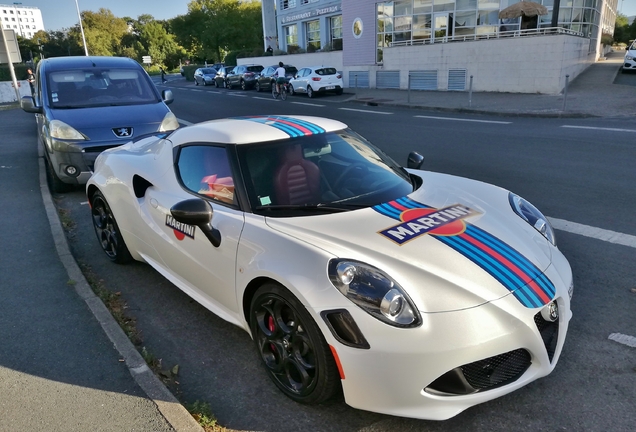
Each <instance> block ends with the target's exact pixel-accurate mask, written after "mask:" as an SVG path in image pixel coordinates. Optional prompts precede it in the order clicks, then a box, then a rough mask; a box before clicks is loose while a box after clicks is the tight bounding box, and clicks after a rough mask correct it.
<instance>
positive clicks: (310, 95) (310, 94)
mask: <svg viewBox="0 0 636 432" xmlns="http://www.w3.org/2000/svg"><path fill="white" fill-rule="evenodd" d="M314 96H315V94H314V89H313V88H311V86H307V97H310V98H312V97H314Z"/></svg>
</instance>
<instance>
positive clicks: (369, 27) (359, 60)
mask: <svg viewBox="0 0 636 432" xmlns="http://www.w3.org/2000/svg"><path fill="white" fill-rule="evenodd" d="M356 18H359V19H360V20H362V35H360V37H359V38H356V37H354V35H353V22H354V20H355V19H356ZM376 18H377V17H376V10H375V7H374V6H373V5H370V4H368V3H364V2H362V1H356V2H351V3H347V4H345V5H343V8H342V48H343V51H344V52H345V53H346V54H345V56H344V63H345V65H346V66H352V65H373V64H375V49H376V45H377V41H376Z"/></svg>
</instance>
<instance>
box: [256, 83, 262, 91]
mask: <svg viewBox="0 0 636 432" xmlns="http://www.w3.org/2000/svg"><path fill="white" fill-rule="evenodd" d="M255 88H256V91H257V92H259V93H260V92H262V91H263V89H262V88H261V83H260V82H258V81H256V86H255Z"/></svg>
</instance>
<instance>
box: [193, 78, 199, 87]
mask: <svg viewBox="0 0 636 432" xmlns="http://www.w3.org/2000/svg"><path fill="white" fill-rule="evenodd" d="M194 85H197V86H198V85H199V81H197V79H196V78H195V79H194Z"/></svg>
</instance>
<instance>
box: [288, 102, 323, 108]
mask: <svg viewBox="0 0 636 432" xmlns="http://www.w3.org/2000/svg"><path fill="white" fill-rule="evenodd" d="M292 103H293V104H297V105H307V106H315V107H324V105H319V104H314V103H309V102H292Z"/></svg>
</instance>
